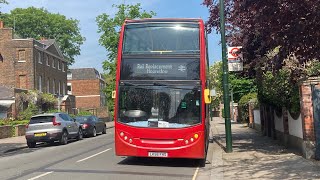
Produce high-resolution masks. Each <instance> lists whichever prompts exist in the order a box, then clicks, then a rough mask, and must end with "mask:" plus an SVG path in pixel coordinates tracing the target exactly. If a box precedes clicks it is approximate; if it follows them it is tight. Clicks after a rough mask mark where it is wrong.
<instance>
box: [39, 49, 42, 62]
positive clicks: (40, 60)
mask: <svg viewBox="0 0 320 180" xmlns="http://www.w3.org/2000/svg"><path fill="white" fill-rule="evenodd" d="M38 63H39V64H42V59H41V52H40V51H38Z"/></svg>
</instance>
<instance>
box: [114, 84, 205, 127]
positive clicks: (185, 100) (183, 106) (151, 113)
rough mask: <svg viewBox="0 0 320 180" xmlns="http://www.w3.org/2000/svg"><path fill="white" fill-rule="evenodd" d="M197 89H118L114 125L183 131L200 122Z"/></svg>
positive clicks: (151, 87) (177, 87)
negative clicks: (117, 108) (116, 118)
mask: <svg viewBox="0 0 320 180" xmlns="http://www.w3.org/2000/svg"><path fill="white" fill-rule="evenodd" d="M200 101H201V99H200V86H175V87H170V86H167V87H166V86H135V85H131V86H128V85H121V86H119V115H118V122H121V123H125V124H127V125H130V126H136V127H150V128H183V127H188V126H192V125H195V124H199V123H200V104H201V102H200Z"/></svg>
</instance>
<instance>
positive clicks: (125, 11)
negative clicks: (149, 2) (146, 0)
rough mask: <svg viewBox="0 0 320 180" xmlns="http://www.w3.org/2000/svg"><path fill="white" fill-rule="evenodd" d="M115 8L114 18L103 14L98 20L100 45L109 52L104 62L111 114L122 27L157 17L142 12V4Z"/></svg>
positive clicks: (151, 13)
mask: <svg viewBox="0 0 320 180" xmlns="http://www.w3.org/2000/svg"><path fill="white" fill-rule="evenodd" d="M113 7H114V8H117V9H118V12H117V13H116V14H115V16H114V17H111V16H110V15H108V14H106V13H103V14H101V15H99V16H98V17H97V18H96V21H97V24H98V33H100V34H101V36H100V39H99V43H100V45H102V46H103V47H105V48H106V50H107V51H108V56H107V58H108V59H107V60H105V61H104V62H103V69H104V70H105V72H106V82H107V87H106V89H105V93H106V96H107V105H108V108H109V110H110V111H111V112H113V109H114V101H113V99H112V97H111V94H112V91H114V90H115V77H116V57H117V52H118V44H119V33H120V30H121V26H122V24H123V23H124V21H125V20H126V19H136V18H138V19H141V18H151V17H152V16H155V15H156V13H154V12H153V11H150V12H146V11H145V10H142V9H141V4H140V3H138V4H136V5H125V4H120V5H113Z"/></svg>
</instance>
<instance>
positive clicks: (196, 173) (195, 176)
mask: <svg viewBox="0 0 320 180" xmlns="http://www.w3.org/2000/svg"><path fill="white" fill-rule="evenodd" d="M198 172H199V167H197V169H196V172H194V175H193V177H192V180H196V178H197V175H198Z"/></svg>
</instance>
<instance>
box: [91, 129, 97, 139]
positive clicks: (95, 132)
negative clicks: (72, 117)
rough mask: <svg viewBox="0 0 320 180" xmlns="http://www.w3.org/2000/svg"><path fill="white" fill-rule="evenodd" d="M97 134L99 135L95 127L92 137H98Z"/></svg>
mask: <svg viewBox="0 0 320 180" xmlns="http://www.w3.org/2000/svg"><path fill="white" fill-rule="evenodd" d="M96 136H97V130H96V128H93V130H92V137H96Z"/></svg>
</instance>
